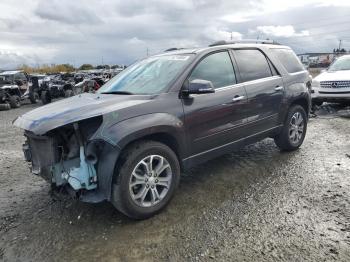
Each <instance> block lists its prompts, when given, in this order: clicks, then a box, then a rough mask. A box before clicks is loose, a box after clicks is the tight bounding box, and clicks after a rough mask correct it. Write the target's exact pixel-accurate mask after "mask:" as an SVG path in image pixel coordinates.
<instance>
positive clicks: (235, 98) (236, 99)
mask: <svg viewBox="0 0 350 262" xmlns="http://www.w3.org/2000/svg"><path fill="white" fill-rule="evenodd" d="M243 99H244V96H235V97H234V98H233V99H232V102H238V101H242V100H243Z"/></svg>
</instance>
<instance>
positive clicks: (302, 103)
mask: <svg viewBox="0 0 350 262" xmlns="http://www.w3.org/2000/svg"><path fill="white" fill-rule="evenodd" d="M293 105H300V106H302V107H303V108H304V110H305V112H306V115H307V116H308V115H309V113H310V107H311V104H310V101H309V100H308V99H307V98H306V97H305V96H302V97H298V98H296V99H295V100H293V101H292V103H291V104H290V107H291V106H293Z"/></svg>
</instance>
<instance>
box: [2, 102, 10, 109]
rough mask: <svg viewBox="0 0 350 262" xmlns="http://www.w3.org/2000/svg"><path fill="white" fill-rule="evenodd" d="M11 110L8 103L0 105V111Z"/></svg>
mask: <svg viewBox="0 0 350 262" xmlns="http://www.w3.org/2000/svg"><path fill="white" fill-rule="evenodd" d="M10 108H11V106H10V104H9V103H4V104H0V111H5V110H9V109H10Z"/></svg>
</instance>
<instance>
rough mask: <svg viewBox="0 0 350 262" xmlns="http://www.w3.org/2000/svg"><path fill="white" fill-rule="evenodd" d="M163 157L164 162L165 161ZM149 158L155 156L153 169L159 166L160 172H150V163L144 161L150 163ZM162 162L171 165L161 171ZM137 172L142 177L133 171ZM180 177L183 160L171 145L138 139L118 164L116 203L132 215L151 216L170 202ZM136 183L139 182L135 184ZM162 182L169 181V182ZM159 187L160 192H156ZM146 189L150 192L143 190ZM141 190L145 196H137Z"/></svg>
mask: <svg viewBox="0 0 350 262" xmlns="http://www.w3.org/2000/svg"><path fill="white" fill-rule="evenodd" d="M162 158H163V162H161V159H162ZM148 159H149V160H152V159H153V160H152V164H153V168H154V169H153V170H156V169H159V171H160V173H158V175H157V172H154V173H153V172H152V173H151V175H150V173H149V174H148V175H147V174H146V165H145V164H142V160H144V163H146V162H148ZM149 162H150V161H149ZM161 163H163V165H162V164H161ZM162 166H163V167H166V166H168V167H167V168H165V169H164V170H163V171H161V170H162V168H161V167H162ZM157 167H158V168H157ZM134 171H135V172H134ZM136 172H137V174H138V175H137V176H138V179H136V177H135V176H134V175H133V174H135V173H136ZM152 174H153V175H152ZM140 178H142V179H140ZM157 178H158V179H159V180H158V179H157ZM144 179H145V180H144ZM179 180H180V165H179V161H178V159H177V156H176V154H175V153H174V152H173V151H172V150H171V149H170V148H169V147H168V146H166V145H164V144H162V143H159V142H155V141H142V142H136V143H135V144H133V145H131V146H129V147H128V148H127V149H126V150H125V151H124V153H123V154H122V155H121V159H120V161H118V165H117V166H116V168H115V175H114V178H113V187H112V203H113V205H114V206H115V207H116V208H117V209H118V210H119V211H121V212H122V213H124V214H125V215H127V216H128V217H130V218H133V219H146V218H149V217H151V216H153V215H155V214H157V213H158V212H159V211H160V210H162V209H163V208H164V207H165V206H166V205H167V204H168V203H169V202H170V200H171V198H172V197H173V195H174V192H175V189H176V187H177V186H178V184H179ZM137 181H138V182H137ZM140 181H141V182H140ZM165 181H167V182H165ZM132 183H135V185H134V186H132V185H131V184H132ZM162 184H167V186H165V185H162ZM163 190H164V191H163ZM155 191H157V194H156V193H154V192H155ZM142 192H146V193H145V194H142ZM138 194H139V195H140V194H141V195H144V200H142V197H141V198H137V195H138ZM158 196H159V198H158Z"/></svg>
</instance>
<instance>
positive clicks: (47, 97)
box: [40, 91, 51, 105]
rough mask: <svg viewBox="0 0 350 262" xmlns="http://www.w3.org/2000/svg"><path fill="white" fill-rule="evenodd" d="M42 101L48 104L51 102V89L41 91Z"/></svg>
mask: <svg viewBox="0 0 350 262" xmlns="http://www.w3.org/2000/svg"><path fill="white" fill-rule="evenodd" d="M40 98H41V102H42V103H43V104H44V105H46V104H49V103H51V95H50V92H49V91H41V96H40Z"/></svg>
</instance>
